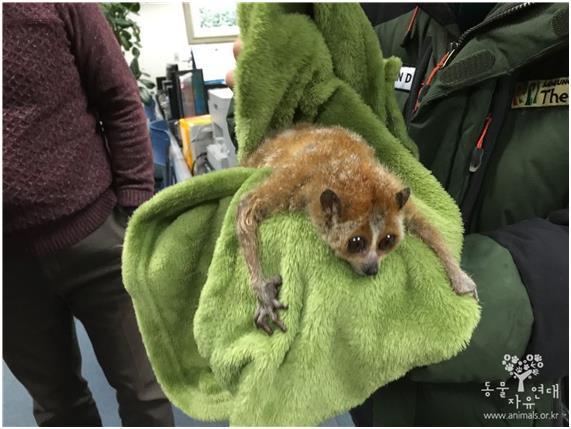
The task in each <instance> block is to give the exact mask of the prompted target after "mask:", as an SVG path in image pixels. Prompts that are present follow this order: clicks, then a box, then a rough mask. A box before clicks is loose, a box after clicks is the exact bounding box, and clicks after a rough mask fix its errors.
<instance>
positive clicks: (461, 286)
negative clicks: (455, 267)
mask: <svg viewBox="0 0 571 429" xmlns="http://www.w3.org/2000/svg"><path fill="white" fill-rule="evenodd" d="M451 281H452V288H453V289H454V292H456V293H457V294H458V295H467V294H470V295H472V296H473V297H474V298H475V299H476V301H478V291H477V290H476V283H474V280H472V278H471V277H470V276H469V275H468V274H466V273H465V272H464V271H462V270H460V271H459V272H458V273H457V274H456V275H454V276H453V277H452V278H451Z"/></svg>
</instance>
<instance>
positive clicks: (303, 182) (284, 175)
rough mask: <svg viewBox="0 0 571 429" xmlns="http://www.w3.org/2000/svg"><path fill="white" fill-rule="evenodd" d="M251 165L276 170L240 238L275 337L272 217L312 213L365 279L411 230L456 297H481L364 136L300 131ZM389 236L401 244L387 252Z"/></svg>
mask: <svg viewBox="0 0 571 429" xmlns="http://www.w3.org/2000/svg"><path fill="white" fill-rule="evenodd" d="M245 165H246V166H249V167H271V168H272V173H271V174H270V176H269V177H268V179H267V180H266V181H265V182H264V183H262V185H260V186H259V187H258V188H256V189H255V190H253V191H252V192H250V193H249V194H248V195H247V196H246V197H245V198H244V199H243V200H242V201H241V202H240V206H239V208H238V216H237V232H238V238H239V240H240V243H241V245H242V248H243V250H244V256H245V259H246V263H247V265H248V267H249V270H250V274H251V279H252V285H253V288H254V291H255V294H256V296H257V298H258V301H259V306H258V309H257V311H256V315H255V322H256V325H257V326H258V327H261V328H263V329H264V330H265V331H266V332H268V333H269V334H271V333H272V328H271V327H270V326H269V324H268V321H267V320H266V319H267V318H268V317H270V318H271V319H272V320H273V321H274V323H276V324H277V325H278V326H279V327H280V328H281V329H282V330H285V326H284V325H283V322H281V320H280V319H279V317H278V315H277V309H281V308H284V307H285V306H284V305H283V304H281V303H280V302H279V301H278V300H277V293H278V289H279V286H280V285H281V278H280V277H279V276H278V277H274V278H273V279H271V280H270V281H267V280H265V278H264V276H263V273H262V267H261V265H260V262H259V259H258V256H257V228H258V225H259V224H260V223H261V222H262V220H263V219H264V218H265V217H267V216H270V215H272V214H274V213H277V212H282V211H306V212H307V214H308V215H309V217H310V219H311V221H312V223H313V224H314V225H315V227H316V228H317V231H318V232H319V233H320V235H321V236H322V238H323V240H324V241H325V242H327V243H328V244H329V245H330V247H331V248H332V249H333V250H334V251H335V253H336V254H337V256H339V257H340V258H342V259H344V260H346V261H347V262H349V263H350V264H351V266H352V267H353V269H354V270H355V271H356V272H358V273H360V274H368V275H373V274H376V272H377V271H376V270H377V267H378V264H379V261H380V260H381V259H382V258H383V257H384V256H385V255H386V254H388V253H389V252H390V251H392V250H393V249H394V248H396V247H397V246H398V244H399V242H400V241H401V240H402V239H403V237H404V230H405V228H407V229H409V230H410V231H411V232H413V233H415V234H417V235H418V236H419V237H420V238H421V239H422V240H423V241H424V242H425V243H426V244H427V245H429V246H430V247H431V248H432V249H433V250H434V252H435V253H436V254H437V255H438V256H439V257H440V259H441V260H442V262H443V264H444V267H445V269H446V273H447V274H448V277H449V278H450V280H451V282H452V285H453V288H454V290H455V291H457V292H458V293H472V294H474V295H475V285H474V283H473V281H472V280H471V279H470V278H469V277H468V276H467V275H466V274H465V273H464V272H463V271H462V270H461V269H460V267H459V266H458V264H457V263H456V261H455V260H454V258H453V257H452V255H451V254H450V252H449V250H448V248H447V247H446V244H445V243H444V241H443V239H442V237H441V235H440V233H439V232H438V231H437V230H436V229H435V228H433V227H432V226H431V225H430V224H429V223H428V222H427V221H426V220H425V219H424V218H423V217H422V216H421V215H420V213H419V212H418V211H417V210H416V208H415V207H414V204H413V203H412V202H410V201H408V202H407V200H408V189H407V188H405V187H404V185H403V184H402V183H401V182H400V180H399V179H398V178H397V177H396V176H394V175H393V174H391V173H390V172H389V171H388V170H387V169H386V168H385V167H384V166H382V165H381V164H380V163H379V162H378V161H377V159H376V157H375V154H374V151H373V149H372V148H371V147H370V146H368V145H367V143H366V142H365V141H364V140H363V139H362V138H361V137H360V136H358V135H357V134H355V133H353V132H351V131H349V130H347V129H344V128H342V127H317V126H311V125H298V126H297V127H295V128H292V129H289V130H286V131H284V132H281V133H279V134H277V135H275V136H273V137H270V138H268V139H266V141H265V142H264V143H263V144H262V145H261V146H260V147H259V148H258V150H257V151H256V152H254V153H253V154H252V155H251V156H250V157H249V158H248V159H247V160H246V162H245ZM326 191H327V192H326ZM387 235H391V236H393V237H394V243H393V244H392V246H389V247H388V248H386V249H381V248H379V243H380V242H381V240H383V239H384V238H385V237H387ZM357 236H359V237H361V239H360V240H362V239H364V240H365V241H366V242H367V248H366V249H364V250H363V251H360V252H351V251H350V250H349V247H348V241H349V240H350V239H351V238H352V237H357Z"/></svg>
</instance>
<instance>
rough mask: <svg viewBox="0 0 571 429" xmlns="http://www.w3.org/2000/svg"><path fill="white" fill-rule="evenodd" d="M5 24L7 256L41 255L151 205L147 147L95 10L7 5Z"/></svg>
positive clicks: (128, 84) (132, 96)
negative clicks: (119, 212)
mask: <svg viewBox="0 0 571 429" xmlns="http://www.w3.org/2000/svg"><path fill="white" fill-rule="evenodd" d="M2 15H3V30H2V31H3V44H2V54H3V58H2V61H3V91H4V94H3V110H2V117H3V148H2V151H3V167H4V168H3V197H4V251H8V252H10V251H21V250H24V251H26V252H29V253H33V254H36V255H44V254H48V253H51V252H53V251H56V250H59V249H63V248H66V247H69V246H72V245H73V244H75V243H77V242H79V241H81V240H82V239H83V238H85V237H86V236H87V235H89V234H90V233H91V232H93V231H94V230H95V229H97V228H98V227H99V226H100V225H101V224H102V223H103V222H104V221H105V219H106V218H107V216H109V214H110V213H111V211H112V210H113V207H114V206H115V205H116V204H119V205H121V206H125V207H135V206H138V205H139V204H141V203H142V202H144V201H145V200H147V199H148V198H150V197H151V196H152V194H153V161H152V152H151V144H150V140H149V135H148V131H147V126H146V119H145V115H144V112H143V108H142V105H141V103H140V101H139V95H138V90H137V86H136V82H135V80H134V78H133V75H132V74H131V71H130V70H129V68H128V66H127V64H126V62H125V60H124V58H123V55H122V54H121V50H120V48H119V45H118V43H117V41H116V40H115V37H114V35H113V33H112V31H111V29H110V27H109V25H108V24H107V22H106V20H105V18H104V17H103V15H102V14H101V12H100V11H99V9H98V7H97V5H95V4H89V5H86V4H72V3H60V4H46V3H44V4H31V3H27V4H25V3H13V4H7V3H6V4H3V5H2ZM100 123H101V124H102V126H103V131H102V129H101V126H100Z"/></svg>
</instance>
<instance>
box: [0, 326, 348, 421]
mask: <svg viewBox="0 0 571 429" xmlns="http://www.w3.org/2000/svg"><path fill="white" fill-rule="evenodd" d="M77 336H78V339H79V345H80V348H81V351H82V357H83V376H84V377H85V378H86V379H87V381H88V383H89V388H90V389H91V392H92V393H93V397H94V398H95V401H96V403H97V407H98V408H99V413H100V414H101V420H102V421H103V425H104V426H120V425H121V421H120V420H119V415H118V413H117V401H116V399H115V393H114V390H113V389H112V388H111V387H110V386H109V384H107V381H106V380H105V377H104V376H103V372H102V371H101V368H100V367H99V364H98V363H97V360H96V359H95V355H94V353H93V349H92V347H91V344H90V342H89V339H88V338H87V334H86V332H85V330H84V329H83V326H81V324H80V323H77ZM2 375H3V377H2V385H3V387H2V390H3V395H2V396H3V404H2V409H3V418H2V426H4V427H6V426H20V427H21V426H36V422H35V420H34V418H33V416H32V400H31V398H30V396H29V395H28V392H26V390H25V389H24V388H23V386H22V385H21V384H20V383H19V382H18V381H17V380H16V379H15V378H14V376H13V375H12V373H11V372H10V370H9V369H8V367H6V365H5V364H4V363H3V374H2ZM174 411H175V423H176V425H177V426H182V427H188V426H227V424H226V423H217V424H216V423H210V422H202V421H197V420H194V419H192V418H190V417H188V416H187V415H185V414H184V413H182V411H180V410H179V409H176V408H175V409H174ZM323 426H353V421H352V420H351V417H350V416H349V414H344V415H342V416H339V417H337V418H334V419H331V420H328V421H327V422H324V423H323Z"/></svg>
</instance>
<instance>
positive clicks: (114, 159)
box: [59, 3, 154, 207]
mask: <svg viewBox="0 0 571 429" xmlns="http://www.w3.org/2000/svg"><path fill="white" fill-rule="evenodd" d="M59 7H60V13H61V16H62V19H63V20H64V22H65V25H66V29H67V32H68V34H69V38H70V43H71V50H72V52H73V54H74V56H75V59H76V64H77V67H78V69H79V73H80V75H81V80H82V84H83V85H84V87H85V90H86V93H87V95H88V103H89V106H90V108H91V109H93V110H94V112H95V113H96V115H97V116H98V118H99V120H100V121H101V123H102V125H103V132H104V135H105V138H106V140H107V145H108V149H109V153H110V160H111V167H112V171H113V183H114V187H115V190H116V193H117V199H118V203H119V204H120V205H121V206H125V207H136V206H138V205H139V204H141V203H143V202H144V201H145V200H147V199H149V198H150V197H151V196H152V194H153V189H154V168H153V159H152V150H151V141H150V137H149V132H148V129H147V122H146V117H145V114H144V110H143V106H142V104H141V101H140V98H139V92H138V88H137V84H136V81H135V78H134V77H133V74H132V73H131V70H130V69H129V67H128V65H127V62H126V61H125V59H124V57H123V54H122V52H121V49H120V47H119V44H118V42H117V40H116V39H115V36H114V34H113V32H112V30H111V27H110V26H109V24H108V23H107V21H106V19H105V17H104V16H103V14H102V12H101V11H100V10H99V7H98V6H97V4H79V3H76V4H72V3H67V4H60V5H59Z"/></svg>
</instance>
